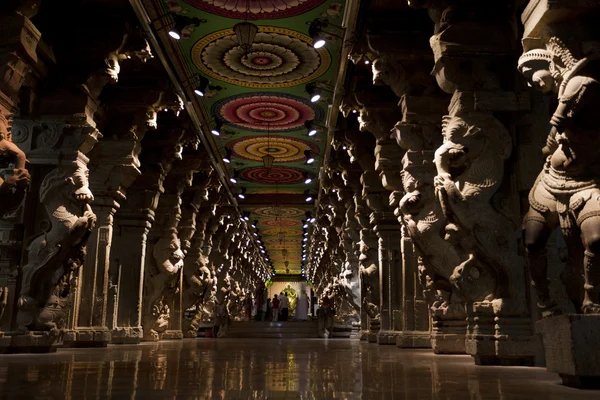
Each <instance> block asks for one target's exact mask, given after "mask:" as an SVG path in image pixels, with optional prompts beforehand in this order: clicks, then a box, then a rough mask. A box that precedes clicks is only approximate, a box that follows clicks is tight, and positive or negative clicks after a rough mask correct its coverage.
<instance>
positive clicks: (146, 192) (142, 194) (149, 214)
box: [110, 128, 183, 344]
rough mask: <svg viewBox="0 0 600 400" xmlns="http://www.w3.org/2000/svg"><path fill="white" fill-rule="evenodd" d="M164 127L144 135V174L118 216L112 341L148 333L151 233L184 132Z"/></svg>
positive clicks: (113, 256) (132, 339)
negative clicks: (146, 297) (146, 304)
mask: <svg viewBox="0 0 600 400" xmlns="http://www.w3.org/2000/svg"><path fill="white" fill-rule="evenodd" d="M164 129H165V130H166V132H165V131H163V130H162V129H161V130H159V131H155V132H152V133H150V134H147V136H146V138H145V139H144V142H143V151H142V153H141V157H140V160H141V172H142V174H141V176H140V177H139V178H138V179H137V180H136V181H135V182H134V183H133V185H132V186H131V188H130V189H129V191H128V192H129V195H128V198H127V200H126V201H125V202H124V204H123V205H122V207H121V209H120V210H119V213H118V214H117V216H116V218H115V223H114V225H115V227H116V229H115V231H114V234H113V242H114V244H115V245H114V247H113V249H112V251H111V265H110V276H111V280H112V282H114V283H113V284H114V285H116V286H117V290H118V294H117V304H116V306H115V310H116V311H115V314H116V318H113V326H112V343H118V344H121V343H132V344H134V343H139V342H140V340H141V339H142V336H143V335H144V333H143V329H142V310H143V308H142V295H143V290H144V277H145V265H146V257H147V254H148V253H147V240H148V233H149V232H150V229H151V228H152V224H153V223H154V221H155V218H156V208H157V207H158V202H159V199H160V195H161V193H163V192H164V186H163V184H164V180H165V178H166V176H167V174H168V172H169V171H170V169H171V166H172V162H173V161H174V160H175V157H178V156H179V157H180V152H181V150H182V148H181V147H180V146H181V144H179V146H178V145H177V143H178V142H179V141H180V138H181V137H182V135H183V131H182V130H181V128H175V129H169V128H164ZM161 135H162V136H166V137H164V138H161ZM159 138H161V139H159ZM169 139H170V140H169Z"/></svg>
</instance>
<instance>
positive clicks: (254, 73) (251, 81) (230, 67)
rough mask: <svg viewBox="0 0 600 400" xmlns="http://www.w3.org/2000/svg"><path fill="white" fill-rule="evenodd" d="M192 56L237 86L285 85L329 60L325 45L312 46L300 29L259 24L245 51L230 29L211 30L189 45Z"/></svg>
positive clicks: (317, 72)
mask: <svg viewBox="0 0 600 400" xmlns="http://www.w3.org/2000/svg"><path fill="white" fill-rule="evenodd" d="M192 60H193V62H194V64H195V65H196V67H198V68H199V69H200V70H201V71H202V72H204V73H205V74H207V75H209V76H211V77H213V78H215V79H219V80H222V81H224V82H228V83H232V84H235V85H239V86H245V87H253V88H261V87H262V88H284V87H290V86H295V85H300V84H302V83H306V82H309V81H312V80H314V79H316V78H317V77H319V76H321V75H323V74H324V73H325V72H326V71H327V69H328V68H329V65H330V64H331V56H330V55H329V52H328V51H327V50H325V49H318V50H317V49H314V48H313V47H312V39H311V38H310V37H308V36H306V35H304V34H302V33H300V32H297V31H294V30H290V29H286V28H279V27H273V26H259V27H258V33H257V34H256V37H255V38H254V43H253V44H252V48H251V49H250V51H249V52H248V54H245V53H244V51H243V50H242V49H241V48H240V47H239V45H238V43H237V40H236V37H235V34H234V33H233V30H232V29H225V30H222V31H218V32H214V33H212V34H210V35H208V36H205V37H204V38H202V39H201V40H199V41H198V42H197V43H196V44H195V45H194V47H193V48H192Z"/></svg>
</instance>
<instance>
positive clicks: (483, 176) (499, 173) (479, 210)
mask: <svg viewBox="0 0 600 400" xmlns="http://www.w3.org/2000/svg"><path fill="white" fill-rule="evenodd" d="M443 135H444V143H443V144H442V146H441V147H439V148H438V149H437V150H436V152H435V158H434V161H435V165H436V169H437V176H436V177H435V180H434V184H435V192H436V196H437V199H438V201H439V204H440V206H441V208H442V212H443V214H444V215H445V216H446V218H447V220H448V224H447V225H446V227H445V239H446V240H447V241H450V242H452V243H453V244H454V247H455V248H456V251H457V253H458V256H459V263H458V264H455V263H456V261H453V262H452V264H450V265H446V267H445V271H446V272H445V274H447V272H448V269H447V268H448V267H451V268H453V271H452V274H451V275H450V276H449V277H448V278H449V279H450V281H451V283H452V284H453V286H454V287H455V288H456V289H458V291H459V292H460V294H461V296H462V297H463V298H465V299H466V300H468V301H483V300H493V299H496V298H501V297H511V295H512V297H513V298H516V297H515V296H518V295H519V291H518V290H515V291H512V293H511V291H510V290H509V289H510V287H509V286H510V285H509V283H510V282H511V281H512V279H511V278H515V277H514V276H513V275H515V274H516V275H518V274H519V273H520V271H516V269H518V265H519V262H518V260H516V258H517V257H516V254H517V251H516V237H515V235H514V231H515V229H514V227H513V224H512V223H511V221H510V219H509V218H508V217H507V213H506V212H504V211H503V210H502V203H501V202H500V201H499V199H498V198H497V196H496V195H497V192H498V189H499V187H500V184H501V182H502V179H503V176H504V161H505V160H506V159H507V158H508V157H509V155H510V153H511V149H512V142H511V139H510V136H509V134H508V131H507V130H506V128H505V127H504V126H503V125H502V124H501V123H500V122H499V121H498V120H497V119H495V118H494V117H493V116H491V115H489V114H482V113H469V114H464V115H461V116H454V117H448V116H447V117H444V128H443ZM445 274H444V275H445ZM515 279H516V278H515Z"/></svg>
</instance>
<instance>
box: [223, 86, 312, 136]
mask: <svg viewBox="0 0 600 400" xmlns="http://www.w3.org/2000/svg"><path fill="white" fill-rule="evenodd" d="M212 114H213V115H220V116H221V118H222V119H223V120H225V121H226V122H228V123H230V124H231V125H233V126H234V127H236V128H239V129H245V130H249V131H253V132H258V131H262V132H266V131H270V132H285V131H292V130H296V129H299V128H302V127H303V126H304V122H305V121H307V120H321V119H322V118H323V111H322V110H321V108H320V107H316V106H313V105H312V104H310V103H309V102H308V101H307V100H305V99H303V98H300V97H297V96H292V95H287V94H272V93H262V92H261V93H248V94H243V95H238V96H232V97H228V98H225V99H223V100H221V101H219V102H217V103H215V104H214V105H213V107H212Z"/></svg>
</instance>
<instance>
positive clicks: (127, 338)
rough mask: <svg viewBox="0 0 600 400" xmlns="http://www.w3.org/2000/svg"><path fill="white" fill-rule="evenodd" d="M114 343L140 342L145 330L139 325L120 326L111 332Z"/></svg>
mask: <svg viewBox="0 0 600 400" xmlns="http://www.w3.org/2000/svg"><path fill="white" fill-rule="evenodd" d="M111 336H112V339H111V343H112V344H140V342H141V341H142V337H143V336H144V330H143V329H142V327H141V326H138V327H129V326H127V327H120V328H115V329H113V330H112V332H111Z"/></svg>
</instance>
